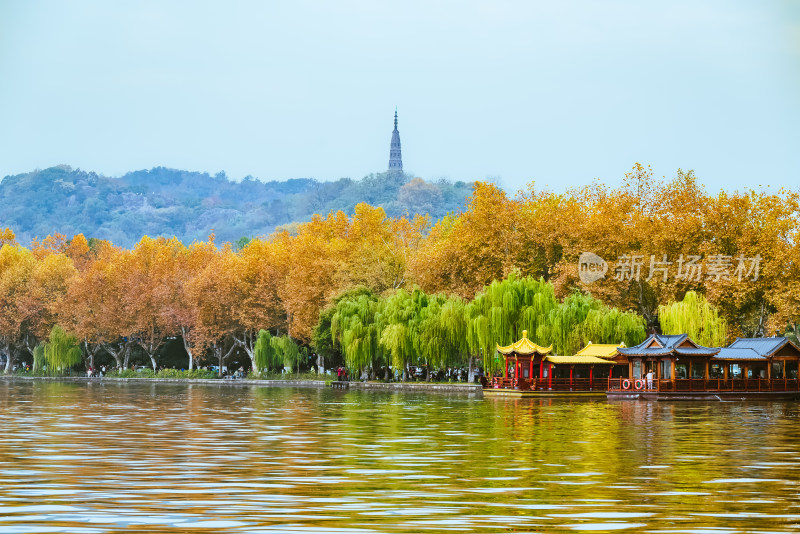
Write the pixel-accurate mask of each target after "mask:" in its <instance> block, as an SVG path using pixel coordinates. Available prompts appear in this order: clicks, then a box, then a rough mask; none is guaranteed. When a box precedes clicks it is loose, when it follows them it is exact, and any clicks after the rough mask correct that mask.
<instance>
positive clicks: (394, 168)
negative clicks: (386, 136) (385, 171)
mask: <svg viewBox="0 0 800 534" xmlns="http://www.w3.org/2000/svg"><path fill="white" fill-rule="evenodd" d="M389 172H403V156H402V151H401V150H400V132H399V131H398V130H397V107H395V108H394V131H392V142H391V144H390V145H389Z"/></svg>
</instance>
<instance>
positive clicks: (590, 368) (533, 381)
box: [485, 331, 627, 391]
mask: <svg viewBox="0 0 800 534" xmlns="http://www.w3.org/2000/svg"><path fill="white" fill-rule="evenodd" d="M622 347H625V344H624V343H622V344H620V345H606V344H593V343H589V344H588V345H587V346H586V347H584V348H583V349H581V350H580V351H578V353H577V354H575V355H574V356H556V355H553V354H551V352H552V350H553V347H552V345H551V346H549V347H542V346H540V345H537V344H536V343H533V342H532V341H531V340H529V339H528V332H527V331H523V332H522V339H520V340H519V341H517V342H516V343H512V344H511V345H508V346H506V347H501V346H500V345H498V346H497V352H499V353H500V355H501V356H502V357H503V375H502V376H497V377H492V379H491V383H489V382H488V381H487V383H486V384H485V386H486V387H492V388H495V389H514V390H520V391H593V390H604V389H605V388H606V385H607V379H608V378H610V377H612V376H615V374H614V373H613V371H612V369H613V368H614V367H615V365H617V366H618V367H620V368H623V367H624V370H625V371H627V360H626V359H625V358H624V356H622V355H621V354H620V352H619V349H620V348H622ZM620 363H624V365H618V364H620Z"/></svg>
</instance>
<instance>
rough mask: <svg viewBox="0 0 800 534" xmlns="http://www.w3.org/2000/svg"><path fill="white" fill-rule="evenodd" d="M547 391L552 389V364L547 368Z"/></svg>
mask: <svg viewBox="0 0 800 534" xmlns="http://www.w3.org/2000/svg"><path fill="white" fill-rule="evenodd" d="M547 389H553V364H552V363H551V364H550V365H548V366H547Z"/></svg>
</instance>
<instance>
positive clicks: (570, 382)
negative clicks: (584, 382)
mask: <svg viewBox="0 0 800 534" xmlns="http://www.w3.org/2000/svg"><path fill="white" fill-rule="evenodd" d="M569 389H572V366H571V365H570V366H569Z"/></svg>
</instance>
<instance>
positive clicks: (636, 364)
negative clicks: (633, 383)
mask: <svg viewBox="0 0 800 534" xmlns="http://www.w3.org/2000/svg"><path fill="white" fill-rule="evenodd" d="M633 378H634V379H637V378H642V360H634V361H633Z"/></svg>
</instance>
